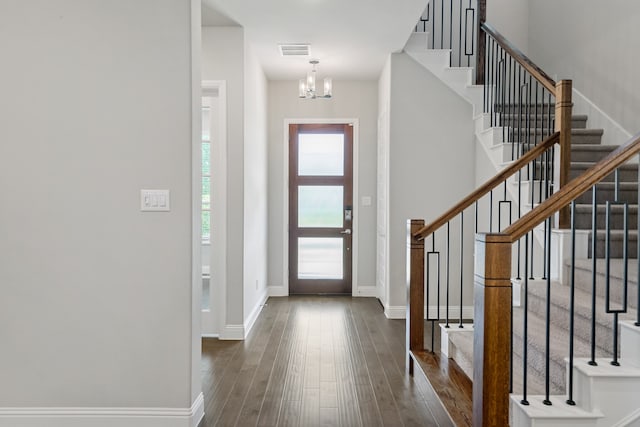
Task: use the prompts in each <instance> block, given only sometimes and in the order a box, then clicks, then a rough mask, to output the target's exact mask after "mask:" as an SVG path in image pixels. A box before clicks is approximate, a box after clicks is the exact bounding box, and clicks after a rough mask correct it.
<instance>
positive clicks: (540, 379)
mask: <svg viewBox="0 0 640 427" xmlns="http://www.w3.org/2000/svg"><path fill="white" fill-rule="evenodd" d="M427 40H428V35H427V34H426V33H414V34H413V35H412V36H411V38H410V39H409V41H408V43H407V45H406V47H405V52H406V53H407V54H408V55H409V56H411V57H412V58H413V59H414V60H416V61H417V62H418V63H420V64H422V65H423V66H424V67H425V68H426V69H427V70H429V71H430V72H432V73H433V74H434V75H435V76H437V77H438V78H440V79H441V80H442V81H443V82H444V83H445V84H446V85H447V86H449V87H450V88H451V89H452V90H454V91H455V92H456V93H457V94H458V95H460V96H461V97H463V98H464V99H466V100H467V101H469V102H470V103H471V104H472V105H473V107H474V117H475V123H476V135H477V139H478V141H479V142H480V143H481V145H482V147H483V148H484V150H485V152H486V153H487V155H488V156H489V158H490V159H491V161H492V162H493V164H494V166H495V169H496V172H497V171H499V170H500V169H502V168H503V167H504V166H505V165H506V164H508V163H509V162H510V161H511V156H512V153H513V151H514V149H513V147H512V144H513V143H512V142H509V141H513V140H514V130H513V128H514V127H515V124H516V123H518V122H522V121H523V120H530V121H536V123H538V122H539V123H542V124H546V123H547V122H548V121H549V120H551V119H553V115H552V114H549V113H548V112H547V111H545V110H544V107H541V108H540V111H536V112H537V113H538V114H535V115H534V114H528V115H527V117H523V116H522V115H519V114H503V115H502V117H500V120H501V125H502V126H500V127H498V126H495V125H494V126H491V120H490V118H489V117H487V115H486V114H482V107H483V90H484V89H483V87H482V86H477V85H474V84H473V80H472V79H473V75H474V70H473V69H472V68H465V67H460V68H455V67H450V66H449V64H450V61H449V58H450V56H451V51H450V50H446V49H441V50H433V49H427ZM513 110H514V111H515V110H516V109H515V108H514V109H513ZM587 123H588V117H587V116H585V115H574V116H573V118H572V131H571V140H572V145H571V169H570V177H571V179H573V178H577V177H579V176H580V175H581V174H583V173H584V172H585V171H586V170H587V169H589V168H590V167H592V166H593V165H595V164H596V163H597V162H598V161H600V160H601V159H603V158H605V157H606V156H607V155H609V154H610V153H611V152H612V151H613V150H614V149H616V148H617V146H613V145H602V144H601V142H602V136H603V130H602V129H589V128H587ZM541 127H543V126H541ZM541 139H542V135H541V134H540V133H539V132H538V131H531V132H530V133H529V134H528V135H525V137H524V140H525V141H536V142H537V141H540V140H541ZM541 168H543V165H541V164H539V165H538V169H537V172H538V174H539V172H540V170H541ZM538 176H539V175H538ZM529 188H538V187H536V186H535V183H532V182H530V183H529ZM616 193H617V196H616ZM511 199H512V200H515V194H513V192H512V194H511ZM614 199H615V200H617V201H619V202H628V204H629V205H628V217H627V221H628V258H630V259H629V261H628V263H629V269H628V271H629V280H628V295H627V301H628V310H627V313H624V314H620V316H619V329H620V332H619V337H618V338H619V340H618V341H617V342H618V345H619V351H620V353H619V360H618V361H619V362H620V366H611V364H610V362H611V360H612V348H614V344H613V343H614V320H613V319H614V318H613V315H612V314H608V313H606V312H605V309H604V308H605V306H606V300H605V298H606V286H605V280H606V278H605V275H604V272H605V268H606V265H605V264H606V260H605V259H604V258H605V250H606V246H607V245H606V237H607V233H606V226H607V224H606V221H605V213H606V209H607V205H606V204H605V202H606V201H607V200H614ZM525 200H526V199H525ZM539 202H541V200H539V199H537V198H536V199H534V203H533V205H532V204H531V203H530V202H529V203H527V202H524V203H522V206H520V207H519V209H520V210H521V212H522V213H526V212H528V211H529V210H531V209H533V208H535V206H536V205H537V204H538V203H539ZM593 210H594V205H593V204H592V192H591V191H588V192H587V193H585V194H583V195H581V196H580V197H579V198H578V199H577V200H576V207H575V224H576V228H577V229H578V230H581V231H582V233H583V234H584V235H586V236H587V238H586V240H585V244H584V245H583V247H581V248H578V251H577V253H578V254H581V255H582V257H580V258H578V259H576V262H575V264H574V266H575V273H574V277H575V305H574V307H575V308H574V310H575V317H574V319H575V320H574V322H575V323H574V328H573V330H574V338H573V345H574V355H575V357H576V359H574V366H573V377H574V390H575V392H574V394H573V396H572V397H573V400H574V401H575V403H576V404H575V405H567V404H566V403H565V401H566V400H567V396H566V394H564V393H565V390H566V387H567V369H568V362H567V360H566V355H567V354H568V343H569V329H570V315H569V306H570V292H571V288H570V281H569V278H570V277H571V271H570V268H571V265H570V264H569V263H565V265H564V266H563V267H562V268H564V272H563V273H562V274H561V280H559V281H558V280H554V281H552V282H551V288H550V291H549V292H550V295H551V298H550V299H549V301H550V303H549V305H547V292H548V289H547V286H548V285H547V281H546V280H539V279H538V280H528V281H527V283H526V286H527V288H528V294H527V296H526V297H527V302H528V310H527V315H528V318H527V321H528V325H529V327H528V336H527V338H526V341H527V355H526V364H525V363H524V362H523V358H524V357H525V355H524V353H523V347H524V341H525V337H524V334H523V323H524V308H523V306H522V301H523V300H524V298H525V295H523V294H521V292H522V291H523V287H524V283H522V281H515V280H514V293H518V295H514V302H515V303H514V307H513V343H512V344H513V354H512V365H513V374H512V382H513V385H512V391H513V393H520V394H521V393H523V387H524V384H523V383H524V378H523V369H524V368H523V366H526V369H527V376H526V381H527V386H526V387H527V388H526V393H527V397H526V401H527V402H528V404H522V403H521V400H522V399H523V397H522V396H521V395H516V394H512V397H511V399H512V401H511V425H513V426H559V425H567V426H591V425H593V426H614V425H615V426H640V410H638V405H637V403H636V400H637V399H636V398H635V396H636V393H637V390H639V389H640V330H639V329H640V328H638V327H637V326H635V325H634V321H633V319H636V313H637V310H638V307H637V292H638V277H637V271H638V260H637V259H634V258H637V257H638V165H637V164H625V165H623V166H622V167H621V168H620V169H619V172H618V173H617V176H614V175H613V174H612V175H610V176H608V177H607V178H606V179H605V180H604V181H603V182H601V183H600V184H598V186H597V192H596V201H595V210H596V214H597V215H596V218H597V219H596V230H595V233H594V232H593V230H592V214H593ZM623 213H624V210H623V206H621V205H612V206H611V216H610V220H609V227H610V229H611V233H610V234H609V235H610V245H609V248H608V250H609V256H610V258H612V259H611V261H610V276H609V277H610V278H611V279H610V289H611V291H610V298H611V304H612V305H613V306H614V307H619V306H621V305H622V304H623V270H624V268H623V267H624V261H623V260H622V259H621V258H622V257H623V238H624V231H623V223H624V215H623ZM579 232H580V231H578V233H579ZM593 240H595V242H593ZM594 248H595V254H594V253H593V252H594ZM594 265H595V269H596V273H595V278H596V296H595V307H596V311H595V322H594V325H593V326H592V318H593V315H592V307H593V298H592V287H593V284H592V282H593V277H594V275H593V274H592V272H593V268H594ZM517 290H520V292H518V291H517ZM547 311H549V318H550V336H549V341H550V346H549V353H550V354H549V359H550V363H549V365H548V368H549V371H550V374H549V385H548V386H549V388H550V392H551V394H552V395H553V396H551V399H550V400H551V403H552V404H551V405H546V404H544V403H543V400H544V396H539V395H542V394H544V392H545V387H546V384H545V383H544V378H545V369H546V368H545V359H546V342H545V341H546V334H545V329H546V319H545V316H546V315H547ZM592 328H594V329H595V343H596V344H595V350H594V351H595V357H596V359H595V361H596V362H597V365H598V366H597V367H595V366H591V365H590V364H589V361H591V359H590V358H591V356H592V348H591V345H590V344H589V343H590V342H591V341H592ZM441 331H442V346H441V352H442V353H443V354H444V355H446V356H448V357H449V358H452V359H454V360H456V362H457V363H458V365H459V366H460V367H461V368H462V369H463V370H464V371H465V373H466V374H467V375H468V376H469V378H471V379H473V339H474V335H473V329H472V328H465V329H448V328H444V327H443V326H442V325H441Z"/></svg>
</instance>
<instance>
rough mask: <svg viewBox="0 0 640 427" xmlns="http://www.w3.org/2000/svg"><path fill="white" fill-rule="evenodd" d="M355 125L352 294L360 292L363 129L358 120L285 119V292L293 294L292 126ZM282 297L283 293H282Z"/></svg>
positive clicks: (283, 263) (283, 264) (283, 224)
mask: <svg viewBox="0 0 640 427" xmlns="http://www.w3.org/2000/svg"><path fill="white" fill-rule="evenodd" d="M340 123H346V124H351V125H353V168H352V171H353V177H352V179H353V183H352V185H353V224H352V227H351V232H352V235H351V257H352V259H351V295H352V296H357V295H359V289H358V236H359V233H358V226H359V222H360V221H359V217H358V214H359V212H360V209H359V200H360V199H359V197H358V194H359V191H358V181H359V180H358V162H359V156H358V153H359V140H360V128H359V121H358V119H354V118H351V119H339V118H338V119H333V118H331V119H317V118H316V119H284V141H283V146H284V150H283V151H284V162H283V176H284V180H283V181H284V183H283V188H284V192H283V197H282V199H283V215H282V217H283V222H282V232H283V235H282V283H284V289H283V295H281V296H288V295H289V125H300V124H340ZM274 296H275V295H274ZM279 296H280V295H279Z"/></svg>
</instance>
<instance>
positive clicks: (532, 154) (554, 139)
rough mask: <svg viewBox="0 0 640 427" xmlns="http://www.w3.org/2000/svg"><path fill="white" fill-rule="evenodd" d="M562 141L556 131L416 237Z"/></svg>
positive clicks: (441, 222)
mask: <svg viewBox="0 0 640 427" xmlns="http://www.w3.org/2000/svg"><path fill="white" fill-rule="evenodd" d="M559 141H560V133H559V132H556V133H554V134H553V135H551V136H549V137H548V138H547V139H545V140H544V141H542V142H541V143H540V144H538V145H536V146H535V147H534V148H533V149H531V150H530V151H528V152H527V153H526V154H524V155H523V156H521V157H520V158H518V160H516V161H515V162H513V163H512V164H510V165H509V166H507V167H506V168H504V169H503V170H501V171H500V172H499V173H498V174H497V175H495V176H494V177H493V178H491V179H489V180H488V181H487V182H485V183H484V184H482V185H481V186H480V187H478V188H477V189H476V190H475V191H473V192H472V193H470V194H469V195H468V196H467V197H465V198H464V199H462V200H461V201H460V202H458V203H457V204H456V205H455V206H454V207H452V208H451V209H449V210H448V211H446V212H445V213H444V214H442V215H441V216H440V217H438V218H437V219H436V220H435V221H433V222H431V223H429V224H428V225H426V226H424V227H422V228H421V229H420V230H418V231H417V232H416V233H415V234H414V237H415V238H416V239H418V240H422V239H425V238H426V237H427V236H429V235H430V234H431V233H433V232H435V231H436V230H437V229H438V228H440V227H442V226H443V225H444V224H446V223H447V222H449V221H451V220H452V219H453V218H455V217H456V215H458V214H459V213H460V212H462V211H464V210H465V209H466V208H468V207H469V206H471V205H472V204H473V203H475V202H476V201H477V200H479V199H480V198H482V197H483V196H484V195H485V194H487V193H488V192H489V191H491V190H493V189H494V188H496V187H497V186H498V185H500V184H502V183H503V182H504V181H505V180H506V179H507V178H509V177H510V176H511V175H513V174H515V173H516V172H518V171H519V170H520V169H522V168H523V167H525V166H526V165H527V164H528V163H529V162H531V161H533V160H535V159H536V158H537V157H538V156H540V155H541V154H542V153H544V152H545V151H546V150H547V149H549V148H550V147H552V146H553V145H554V144H556V143H558V142H559Z"/></svg>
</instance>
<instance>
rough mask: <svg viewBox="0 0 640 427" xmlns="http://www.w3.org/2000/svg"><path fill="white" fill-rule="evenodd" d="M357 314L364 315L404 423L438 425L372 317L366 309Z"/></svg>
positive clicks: (366, 325)
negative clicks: (398, 364) (374, 324)
mask: <svg viewBox="0 0 640 427" xmlns="http://www.w3.org/2000/svg"><path fill="white" fill-rule="evenodd" d="M357 315H358V316H363V317H364V322H363V324H364V325H365V327H366V329H367V330H368V331H369V336H370V337H371V341H372V342H373V346H374V349H375V352H376V354H377V355H378V358H379V359H380V363H381V366H382V370H383V371H384V373H385V375H386V377H387V381H388V383H389V387H390V388H391V391H392V394H393V398H394V401H395V404H396V406H397V408H398V411H399V413H400V417H401V419H402V423H403V424H404V425H407V426H411V425H416V426H417V425H423V426H426V425H432V426H436V425H437V423H436V422H435V420H434V419H433V417H432V416H431V414H430V413H429V412H428V407H427V406H426V403H425V402H424V401H423V399H422V396H421V395H420V394H419V392H418V391H417V390H416V389H415V388H414V387H412V385H413V383H412V378H411V377H409V376H407V375H406V372H405V370H404V369H402V370H400V369H399V367H398V366H397V364H396V359H395V357H394V355H393V349H392V347H390V346H389V345H388V343H387V341H386V340H385V339H384V337H383V336H382V334H381V333H380V331H379V330H378V328H373V327H371V326H370V325H369V323H370V318H369V316H368V315H367V314H366V311H361V312H359V313H358V314H357Z"/></svg>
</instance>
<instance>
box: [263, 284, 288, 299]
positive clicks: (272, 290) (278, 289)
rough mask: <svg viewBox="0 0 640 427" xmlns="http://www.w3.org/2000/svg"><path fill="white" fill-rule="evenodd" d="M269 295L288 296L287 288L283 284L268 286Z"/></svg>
mask: <svg viewBox="0 0 640 427" xmlns="http://www.w3.org/2000/svg"><path fill="white" fill-rule="evenodd" d="M267 289H268V291H269V296H270V297H288V296H289V289H287V288H286V287H284V286H269V287H268V288H267Z"/></svg>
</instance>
